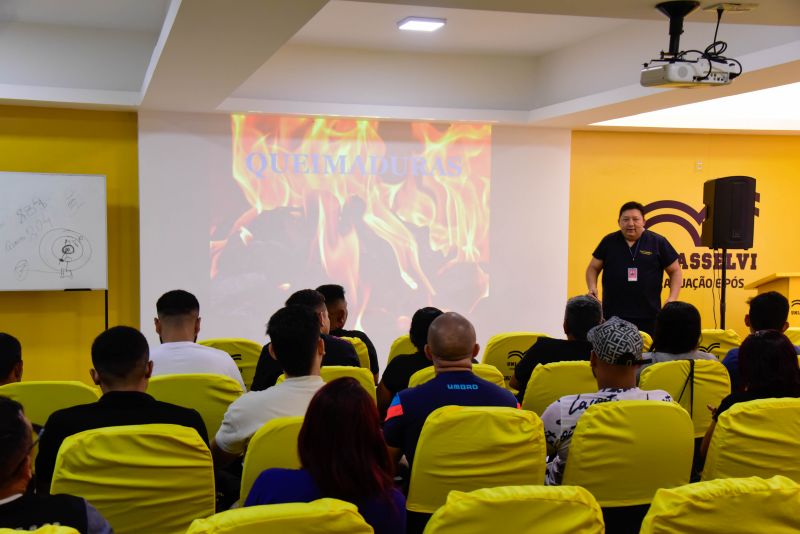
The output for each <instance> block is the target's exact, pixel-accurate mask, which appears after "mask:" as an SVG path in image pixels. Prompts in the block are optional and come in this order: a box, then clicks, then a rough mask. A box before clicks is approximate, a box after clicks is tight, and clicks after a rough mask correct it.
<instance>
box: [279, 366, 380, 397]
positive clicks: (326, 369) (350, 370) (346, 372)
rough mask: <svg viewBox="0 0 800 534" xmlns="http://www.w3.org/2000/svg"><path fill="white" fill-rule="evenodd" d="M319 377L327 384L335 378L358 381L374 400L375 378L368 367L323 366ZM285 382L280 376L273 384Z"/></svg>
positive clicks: (284, 378)
mask: <svg viewBox="0 0 800 534" xmlns="http://www.w3.org/2000/svg"><path fill="white" fill-rule="evenodd" d="M319 376H320V377H321V378H322V381H323V382H325V383H328V382H330V381H332V380H336V379H337V378H344V377H345V376H349V377H350V378H355V379H356V380H358V383H359V384H361V385H362V386H364V389H366V390H367V393H369V395H370V397H372V398H373V400H375V402H378V401H377V400H376V394H375V377H374V376H372V371H370V370H369V367H367V368H364V367H351V366H348V365H323V366H322V367H321V368H320V370H319ZM284 380H286V375H281V376H279V377H278V380H277V381H276V382H275V383H276V384H280V383H281V382H283V381H284Z"/></svg>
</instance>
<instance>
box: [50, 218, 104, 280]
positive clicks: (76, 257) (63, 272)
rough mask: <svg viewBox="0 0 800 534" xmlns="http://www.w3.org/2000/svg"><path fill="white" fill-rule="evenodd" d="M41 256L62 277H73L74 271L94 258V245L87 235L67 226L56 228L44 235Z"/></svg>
mask: <svg viewBox="0 0 800 534" xmlns="http://www.w3.org/2000/svg"><path fill="white" fill-rule="evenodd" d="M39 257H40V258H41V259H42V261H43V262H44V264H45V265H47V266H48V267H49V268H50V269H52V270H53V271H55V272H57V273H59V275H60V276H61V278H72V273H73V271H76V270H78V269H80V268H81V267H83V266H84V265H86V264H87V263H88V262H89V260H90V259H91V258H92V245H91V243H89V240H88V239H87V238H86V236H84V235H82V234H80V233H78V232H76V231H74V230H69V229H67V228H54V229H52V230H50V231H49V232H47V233H46V234H44V236H42V240H41V241H40V242H39Z"/></svg>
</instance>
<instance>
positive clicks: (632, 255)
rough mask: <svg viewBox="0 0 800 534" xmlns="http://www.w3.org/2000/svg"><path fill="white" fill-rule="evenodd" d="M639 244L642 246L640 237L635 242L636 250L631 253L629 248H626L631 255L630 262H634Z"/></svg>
mask: <svg viewBox="0 0 800 534" xmlns="http://www.w3.org/2000/svg"><path fill="white" fill-rule="evenodd" d="M642 235H644V234H642ZM641 244H642V238H641V236H640V237H639V239H638V240H637V241H636V249H635V250H634V251H633V252H631V247H628V252H630V253H631V260H633V261H634V262H635V261H636V254H638V253H639V245H641Z"/></svg>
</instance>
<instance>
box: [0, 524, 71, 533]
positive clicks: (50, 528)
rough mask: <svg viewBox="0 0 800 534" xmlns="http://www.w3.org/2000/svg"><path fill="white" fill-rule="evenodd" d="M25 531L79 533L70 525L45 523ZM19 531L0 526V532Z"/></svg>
mask: <svg viewBox="0 0 800 534" xmlns="http://www.w3.org/2000/svg"><path fill="white" fill-rule="evenodd" d="M25 532H35V533H36V534H80V532H79V531H78V530H75V529H74V528H72V527H62V526H60V525H45V526H43V527H39V528H37V529H36V530H26V531H25ZM19 533H20V531H19V530H17V529H13V528H0V534H19Z"/></svg>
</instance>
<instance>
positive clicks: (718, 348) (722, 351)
mask: <svg viewBox="0 0 800 534" xmlns="http://www.w3.org/2000/svg"><path fill="white" fill-rule="evenodd" d="M741 344H742V338H740V337H739V334H738V333H737V332H736V330H731V329H728V330H720V329H718V328H704V329H703V330H701V331H700V343H699V346H698V347H697V348H698V349H700V350H702V351H703V352H708V353H709V354H713V355H714V356H716V357H717V359H718V360H720V361H722V359H723V358H724V357H725V355H726V354H728V351H729V350H731V349H735V348H736V347H738V346H739V345H741Z"/></svg>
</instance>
